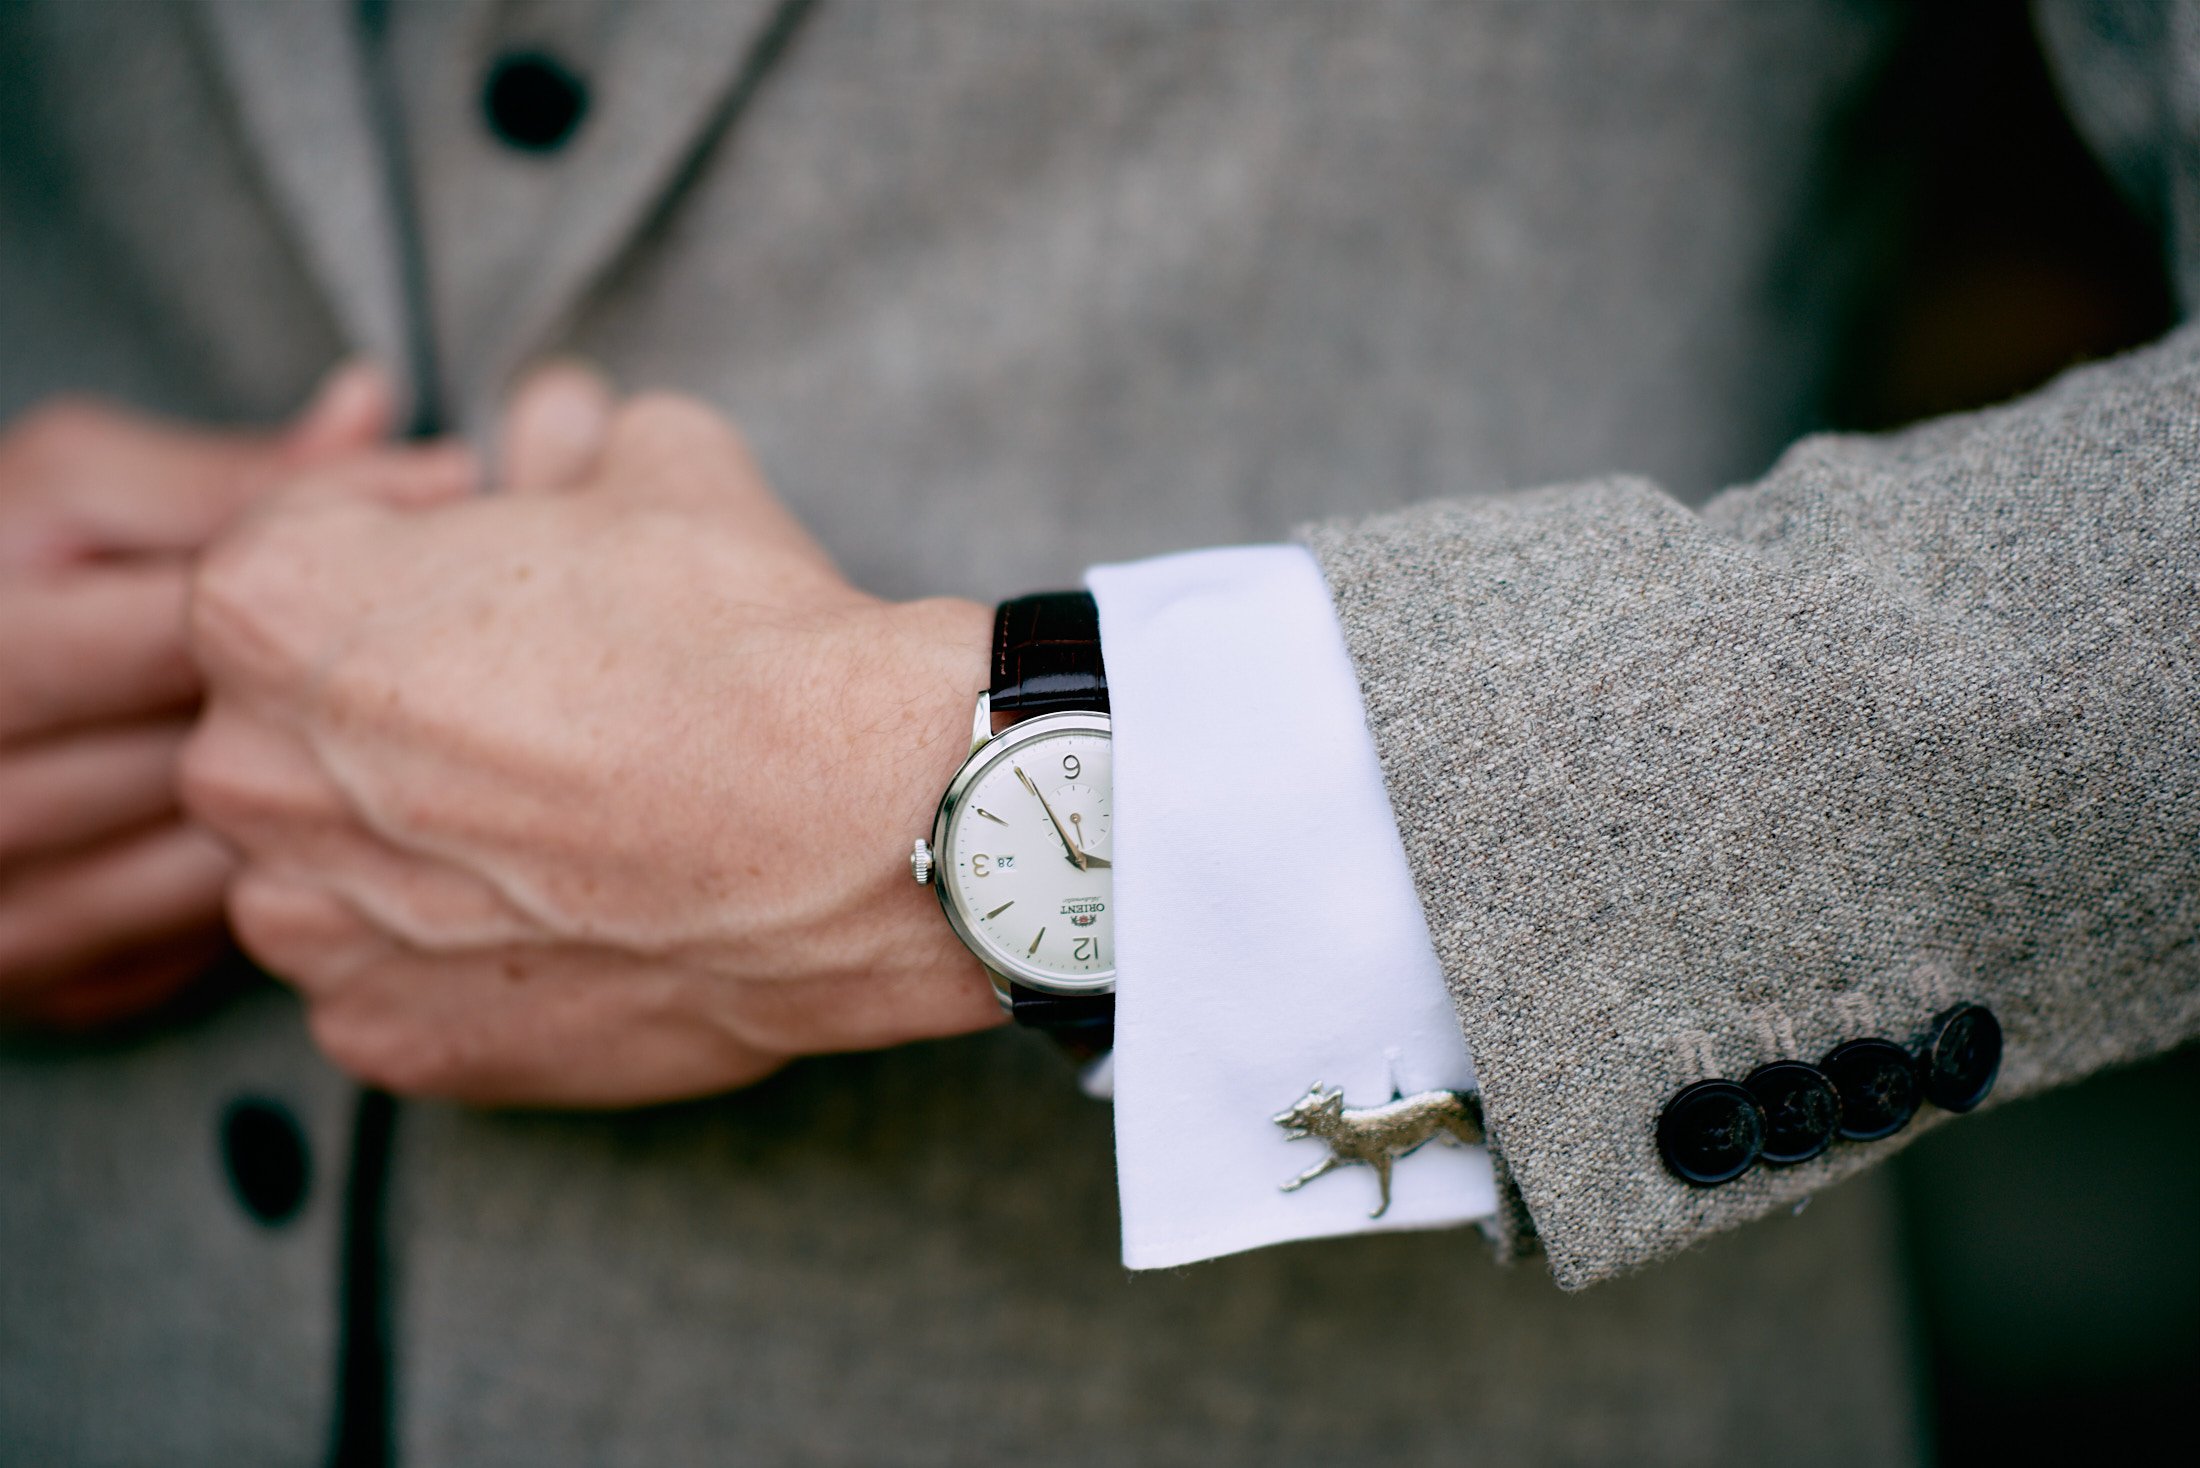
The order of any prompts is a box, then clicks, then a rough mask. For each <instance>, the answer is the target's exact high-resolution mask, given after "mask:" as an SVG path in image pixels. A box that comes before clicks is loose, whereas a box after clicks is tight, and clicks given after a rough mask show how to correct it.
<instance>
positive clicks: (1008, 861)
mask: <svg viewBox="0 0 2200 1468" xmlns="http://www.w3.org/2000/svg"><path fill="white" fill-rule="evenodd" d="M993 865H994V866H996V867H998V868H1000V869H1001V870H1002V871H1004V872H1005V871H1010V870H1012V869H1014V867H1015V865H1016V858H1015V857H1013V856H996V857H994V858H993Z"/></svg>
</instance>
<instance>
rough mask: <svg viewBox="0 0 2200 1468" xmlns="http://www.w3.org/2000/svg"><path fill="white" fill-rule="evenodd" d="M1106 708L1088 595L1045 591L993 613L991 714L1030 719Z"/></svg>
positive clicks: (1095, 617)
mask: <svg viewBox="0 0 2200 1468" xmlns="http://www.w3.org/2000/svg"><path fill="white" fill-rule="evenodd" d="M1065 709H1095V710H1098V711H1099V712H1101V713H1106V712H1107V709H1108V671H1107V666H1106V664H1105V663H1103V662H1102V661H1101V659H1100V609H1099V607H1097V606H1095V605H1094V604H1093V600H1092V593H1090V592H1087V591H1049V592H1043V593H1041V594H1039V595H1037V596H1019V597H1017V598H1016V599H1015V600H1014V601H1004V602H1002V603H1001V608H1000V610H999V611H997V612H995V613H994V614H993V712H995V713H997V714H1014V715H1016V716H1017V717H1018V718H1029V717H1030V716H1031V715H1033V714H1052V713H1059V712H1061V711H1063V710H1065Z"/></svg>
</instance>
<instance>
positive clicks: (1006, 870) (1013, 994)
mask: <svg viewBox="0 0 2200 1468" xmlns="http://www.w3.org/2000/svg"><path fill="white" fill-rule="evenodd" d="M1004 720H1005V721H1006V722H1005V726H1004V727H1002V728H1001V729H1000V730H999V732H997V733H996V732H995V730H994V725H995V724H996V723H1001V722H1003V721H1004ZM1113 763H1114V761H1113V759H1112V758H1111V746H1110V744H1109V739H1108V676H1107V668H1106V666H1105V664H1103V663H1102V662H1101V659H1100V613H1099V609H1098V608H1097V607H1095V606H1094V605H1093V600H1092V597H1091V595H1090V594H1088V593H1086V592H1082V591H1063V592H1049V593H1045V594H1043V595H1038V596H1022V597H1018V598H1016V599H1015V600H1014V601H1008V602H1003V603H1002V604H1001V607H1000V610H999V611H998V612H996V613H995V614H994V618H993V680H992V685H991V686H990V687H989V688H987V689H986V691H985V692H983V693H981V694H979V695H978V708H977V714H976V716H975V718H974V719H973V720H972V723H971V729H970V754H969V757H968V758H966V759H965V760H964V761H963V763H962V768H961V769H959V770H957V771H956V772H955V778H954V779H952V780H950V781H949V782H948V785H947V793H946V794H945V795H943V796H941V797H940V808H939V813H938V814H937V815H936V816H935V817H934V818H933V820H932V836H931V839H930V841H925V840H921V839H920V840H919V841H918V842H917V843H916V848H915V850H913V851H912V852H911V853H910V856H909V872H910V875H911V876H913V877H915V878H916V879H917V881H919V882H920V883H930V884H931V885H932V888H933V890H934V891H935V892H937V893H938V894H939V899H940V907H941V909H942V910H943V911H944V912H945V913H946V914H947V921H948V923H949V924H950V925H951V926H952V927H953V928H954V930H955V933H956V936H957V937H959V938H961V939H962V941H963V943H964V944H965V945H967V946H968V947H969V949H970V951H971V952H972V953H975V954H976V955H977V956H978V962H980V963H981V964H983V965H985V971H986V973H987V974H988V975H990V976H991V977H992V980H993V992H994V993H995V994H996V995H998V996H999V997H1000V1001H1001V1007H1002V1008H1004V1009H1006V1010H1007V1011H1008V1012H1009V1014H1010V1016H1011V1017H1013V1018H1014V1019H1015V1020H1016V1022H1017V1023H1019V1024H1025V1025H1030V1026H1033V1027H1034V1028H1037V1029H1041V1030H1045V1031H1047V1032H1048V1033H1050V1034H1051V1035H1053V1036H1054V1038H1055V1039H1056V1040H1058V1041H1060V1042H1061V1044H1062V1046H1063V1048H1064V1049H1066V1050H1068V1051H1069V1052H1070V1053H1071V1054H1072V1055H1075V1056H1077V1057H1079V1058H1081V1059H1090V1058H1091V1057H1093V1056H1096V1055H1098V1054H1100V1053H1101V1052H1103V1051H1105V1050H1107V1049H1109V1048H1110V1047H1111V1046H1112V1045H1113V1044H1114V1040H1115V943H1114V926H1113V922H1112V920H1111V918H1110V915H1109V906H1110V904H1111V903H1112V902H1113V901H1114V896H1115V883H1114V875H1115V873H1114V866H1113V863H1112V862H1111V861H1110V860H1109V857H1110V855H1111V854H1112V853H1113V851H1114V850H1115V843H1114V841H1113V839H1112V837H1111V830H1112V825H1111V821H1110V809H1111V807H1110V802H1109V794H1110V784H1109V775H1110V772H1111V770H1112V767H1113Z"/></svg>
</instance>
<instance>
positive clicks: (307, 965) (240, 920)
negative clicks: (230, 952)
mask: <svg viewBox="0 0 2200 1468" xmlns="http://www.w3.org/2000/svg"><path fill="white" fill-rule="evenodd" d="M229 924H230V927H231V928H232V929H233V930H234V931H235V933H236V935H237V941H238V942H239V943H240V944H242V945H243V947H244V950H245V952H247V953H249V954H251V955H252V956H253V958H255V959H257V960H258V961H259V963H260V965H261V966H262V967H263V968H265V969H266V970H267V971H268V972H269V973H271V974H274V975H275V976H276V977H278V978H282V979H287V980H289V981H290V982H291V983H293V984H296V985H297V986H298V987H299V988H300V989H301V990H303V991H305V992H306V993H308V994H311V993H315V992H318V991H322V990H326V989H329V988H331V987H333V986H334V985H337V984H340V983H342V982H343V980H344V978H345V977H346V976H347V975H349V974H350V973H352V972H353V971H355V970H356V969H357V968H358V967H359V966H360V965H361V964H363V963H366V962H368V961H370V960H373V959H376V958H380V957H383V956H385V955H386V954H388V953H389V952H391V951H392V948H391V944H390V943H389V941H388V940H387V939H385V938H383V937H382V936H381V935H380V934H379V933H377V932H375V930H374V929H373V928H372V927H371V926H370V925H369V924H368V923H367V922H366V921H365V920H364V919H362V918H361V917H360V916H359V914H358V912H357V911H355V910H354V909H353V908H352V907H351V905H350V904H349V903H347V902H345V901H344V900H343V899H342V898H341V897H338V896H337V895H336V894H335V893H333V892H330V891H329V890H328V889H326V888H324V887H320V886H317V885H315V884H313V883H311V882H308V881H305V880H302V879H299V878H296V877H289V876H284V875H281V874H279V873H276V872H274V871H272V870H270V869H268V868H266V867H259V866H251V867H247V868H245V870H244V871H243V872H242V873H241V874H239V875H238V877H237V879H236V880H235V881H234V882H232V883H231V884H230V888H229Z"/></svg>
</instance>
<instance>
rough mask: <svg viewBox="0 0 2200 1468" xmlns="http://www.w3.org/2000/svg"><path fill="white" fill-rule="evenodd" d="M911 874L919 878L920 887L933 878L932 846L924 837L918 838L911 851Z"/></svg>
mask: <svg viewBox="0 0 2200 1468" xmlns="http://www.w3.org/2000/svg"><path fill="white" fill-rule="evenodd" d="M909 875H910V876H912V877H915V878H916V879H917V885H918V886H920V887H922V886H925V885H927V884H928V883H930V882H931V880H932V848H931V847H930V846H928V845H926V844H925V841H924V839H923V838H922V837H919V838H918V839H917V844H916V846H915V847H913V848H912V849H911V850H910V852H909Z"/></svg>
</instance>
